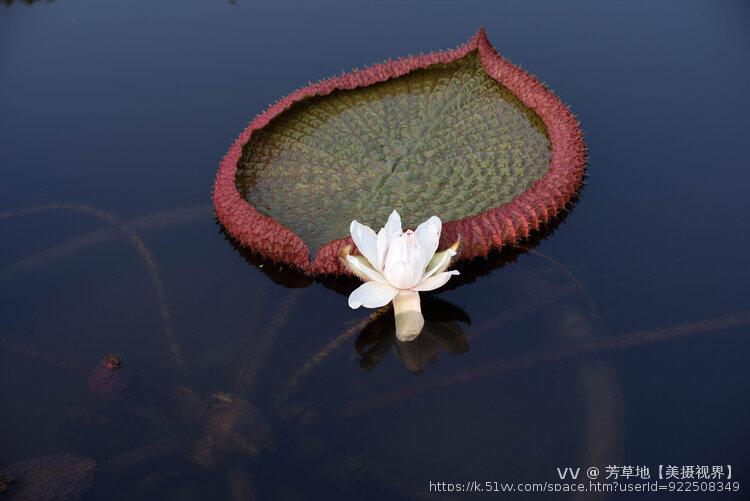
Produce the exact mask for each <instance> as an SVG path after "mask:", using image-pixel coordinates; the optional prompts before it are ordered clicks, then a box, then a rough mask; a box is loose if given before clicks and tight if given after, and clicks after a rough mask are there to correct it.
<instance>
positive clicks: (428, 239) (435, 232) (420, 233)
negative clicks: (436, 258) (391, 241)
mask: <svg viewBox="0 0 750 501" xmlns="http://www.w3.org/2000/svg"><path fill="white" fill-rule="evenodd" d="M442 228H443V223H442V221H440V218H439V217H437V216H432V217H431V218H430V219H428V220H427V221H425V222H424V223H422V224H420V225H419V226H417V230H416V231H415V233H416V234H417V241H418V242H419V245H420V246H421V247H422V250H423V251H424V253H425V261H429V260H430V259H432V256H433V255H434V254H435V251H436V250H437V248H438V243H440V232H441V231H442Z"/></svg>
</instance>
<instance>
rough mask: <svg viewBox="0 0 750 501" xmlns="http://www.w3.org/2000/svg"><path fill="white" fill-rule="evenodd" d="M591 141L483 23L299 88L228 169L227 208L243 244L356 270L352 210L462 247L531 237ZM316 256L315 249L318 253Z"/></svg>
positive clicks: (245, 140) (231, 228)
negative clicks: (346, 254) (467, 37)
mask: <svg viewBox="0 0 750 501" xmlns="http://www.w3.org/2000/svg"><path fill="white" fill-rule="evenodd" d="M583 165H584V146H583V141H582V139H581V134H580V131H579V129H578V125H577V123H576V121H575V119H574V118H573V116H572V115H571V114H570V112H569V111H568V110H567V108H566V107H565V106H564V105H563V104H562V103H561V102H560V101H559V100H558V99H557V98H556V97H555V96H554V95H553V94H552V93H551V92H550V91H549V90H547V89H546V88H545V87H544V86H543V85H542V84H541V83H540V82H538V81H537V80H536V79H534V78H533V77H531V76H530V75H528V74H527V73H525V72H523V71H522V70H520V69H519V68H517V67H515V66H513V65H511V64H510V63H508V62H507V61H506V60H504V59H503V58H501V57H500V56H498V55H497V54H496V53H495V51H494V49H492V47H491V46H490V45H489V42H488V41H487V39H486V37H485V35H484V32H483V31H481V30H480V32H479V33H477V35H476V36H475V37H474V38H472V40H471V41H469V42H468V43H467V44H466V45H464V46H462V47H460V48H458V49H455V50H453V51H448V52H441V53H433V54H428V55H425V56H418V57H411V58H407V59H403V60H399V61H394V62H388V63H384V64H381V65H376V66H374V67H372V68H369V69H366V70H361V71H355V72H353V73H349V74H346V75H343V76H341V77H337V78H333V79H330V80H325V81H323V82H320V83H318V84H314V85H311V86H309V87H306V88H304V89H301V90H299V91H297V92H295V93H293V94H291V95H290V96H288V97H286V98H285V99H283V100H281V101H279V102H278V103H277V104H275V105H273V106H272V107H271V108H270V109H269V110H267V111H266V112H265V113H263V114H262V115H260V116H259V117H258V118H256V119H255V120H254V121H253V122H252V123H251V124H250V126H249V127H248V128H247V129H246V130H245V131H244V132H243V134H242V135H241V136H240V138H239V139H238V140H237V141H236V142H235V144H234V145H233V147H232V149H230V151H229V153H228V154H227V156H226V157H225V159H224V161H223V163H222V165H221V167H220V169H219V174H218V176H217V181H216V187H215V193H214V203H215V207H216V213H217V216H218V218H219V220H220V221H221V222H222V224H223V225H224V226H225V227H226V229H227V230H228V233H229V234H230V235H232V236H233V237H234V238H235V239H237V240H238V241H239V242H240V244H242V245H245V246H248V247H250V248H251V249H252V250H253V251H255V252H258V253H260V254H262V255H264V256H266V257H269V258H271V259H273V260H274V261H278V262H283V263H287V264H292V265H294V266H296V267H298V268H300V269H301V270H303V271H305V272H308V273H345V270H343V269H341V268H340V267H339V263H338V261H337V260H336V255H337V254H338V251H339V249H340V248H341V247H343V246H344V245H347V244H349V243H351V241H350V239H349V238H348V236H347V235H348V228H349V223H350V222H351V220H352V219H358V220H359V221H361V222H363V223H365V224H367V225H369V226H372V227H380V225H381V223H382V222H383V221H385V220H386V219H387V216H388V214H389V213H390V212H391V211H392V210H393V209H397V210H398V211H399V212H400V213H401V214H402V216H403V217H404V223H405V226H407V227H412V228H413V227H414V226H416V224H418V223H419V222H421V221H423V220H425V219H427V218H428V217H429V216H431V215H433V214H436V215H439V216H440V217H441V218H442V219H443V221H444V222H445V225H444V230H443V237H442V238H443V240H444V241H443V242H442V244H443V245H445V244H446V243H447V242H452V241H455V239H456V238H457V237H459V236H460V237H461V239H462V241H463V243H464V245H463V247H462V251H461V254H460V256H459V258H462V259H465V258H471V257H476V256H479V255H486V254H487V253H488V252H489V251H490V250H491V249H493V248H499V247H500V246H502V245H503V244H504V243H511V242H515V241H516V240H517V239H519V238H524V237H527V236H528V234H529V231H530V230H532V229H535V228H537V227H538V226H539V225H540V224H542V223H543V222H546V221H548V220H549V219H550V218H551V217H552V216H553V215H554V214H555V213H556V212H558V211H559V210H560V209H561V208H562V207H563V206H564V205H565V203H567V202H568V201H569V199H570V198H571V196H572V195H573V194H574V192H575V190H576V189H577V188H578V186H579V185H580V182H581V178H582V176H583ZM313 258H314V259H313Z"/></svg>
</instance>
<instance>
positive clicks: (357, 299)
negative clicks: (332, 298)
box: [349, 281, 398, 309]
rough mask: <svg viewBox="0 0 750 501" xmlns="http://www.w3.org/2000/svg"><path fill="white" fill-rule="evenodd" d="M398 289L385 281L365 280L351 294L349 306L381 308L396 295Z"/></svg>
mask: <svg viewBox="0 0 750 501" xmlns="http://www.w3.org/2000/svg"><path fill="white" fill-rule="evenodd" d="M396 294H398V290H396V289H395V288H393V287H391V286H390V285H388V284H385V283H383V282H375V281H373V282H365V283H363V284H362V285H360V286H359V287H357V288H356V289H354V292H352V293H351V294H350V295H349V307H350V308H354V309H356V308H359V307H360V306H364V307H365V308H380V307H381V306H385V305H387V304H388V303H390V302H391V301H393V298H394V297H396Z"/></svg>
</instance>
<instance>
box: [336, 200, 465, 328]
mask: <svg viewBox="0 0 750 501" xmlns="http://www.w3.org/2000/svg"><path fill="white" fill-rule="evenodd" d="M349 229H350V231H351V234H352V239H353V240H354V244H355V245H356V246H357V249H359V252H360V254H362V255H361V256H355V255H352V254H351V246H347V247H345V248H344V249H342V251H341V255H340V257H341V259H342V262H343V263H344V265H345V266H346V267H347V268H348V269H349V270H350V271H351V272H352V273H354V274H355V275H356V276H357V277H359V278H360V279H362V280H364V282H365V283H364V284H362V285H361V286H359V287H358V288H357V289H355V290H354V292H352V293H351V295H350V296H349V306H350V307H351V308H359V307H360V306H364V307H365V308H380V307H381V306H385V305H387V304H388V303H389V302H391V301H393V312H394V314H395V315H396V336H397V337H398V338H399V339H400V340H401V341H411V340H412V339H414V338H416V337H417V336H418V335H419V333H420V332H421V331H422V327H423V326H424V318H423V317H422V310H421V308H420V304H419V293H420V292H424V291H431V290H433V289H437V288H438V287H442V286H443V285H445V283H446V282H447V281H448V279H450V277H451V276H453V275H458V271H455V270H453V271H446V269H447V268H448V266H449V265H450V262H451V259H452V258H453V256H455V255H456V253H457V251H456V250H457V249H458V242H456V243H455V244H453V245H452V246H451V247H450V248H448V249H446V250H444V251H442V252H437V253H436V252H435V251H437V247H438V242H439V241H440V231H441V230H442V222H441V221H440V218H439V217H437V216H432V217H431V218H430V219H428V220H427V221H425V222H424V223H422V224H420V225H419V226H417V229H416V231H412V230H407V231H402V230H401V216H399V214H398V212H396V211H395V210H394V211H393V212H392V213H391V215H390V217H389V218H388V222H387V223H386V225H385V227H384V228H382V229H381V230H380V231H379V232H378V233H377V235H376V234H375V232H374V231H373V230H372V229H371V228H369V227H367V226H365V225H364V224H361V223H359V222H357V220H354V221H352V224H351V226H350V228H349Z"/></svg>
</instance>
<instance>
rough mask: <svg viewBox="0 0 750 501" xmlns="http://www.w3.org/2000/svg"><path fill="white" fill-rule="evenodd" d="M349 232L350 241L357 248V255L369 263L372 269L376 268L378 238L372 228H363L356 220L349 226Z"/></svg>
mask: <svg viewBox="0 0 750 501" xmlns="http://www.w3.org/2000/svg"><path fill="white" fill-rule="evenodd" d="M349 232H350V233H351V234H352V240H354V244H355V245H356V246H357V249H358V250H359V253H360V254H362V255H363V256H365V259H367V260H368V261H370V264H372V265H373V267H377V262H378V237H377V235H375V232H374V231H372V228H370V227H369V226H365V225H364V224H362V223H360V222H359V221H357V220H356V219H355V220H354V221H352V224H351V225H350V226H349Z"/></svg>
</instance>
